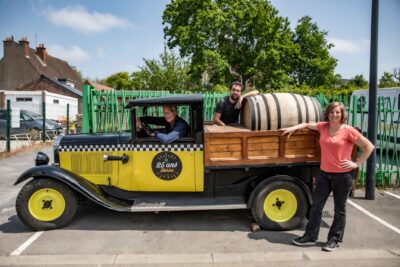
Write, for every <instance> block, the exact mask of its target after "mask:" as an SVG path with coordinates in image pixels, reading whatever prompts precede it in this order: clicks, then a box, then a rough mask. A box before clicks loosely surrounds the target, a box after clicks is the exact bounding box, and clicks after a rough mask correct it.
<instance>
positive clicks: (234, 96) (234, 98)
mask: <svg viewBox="0 0 400 267" xmlns="http://www.w3.org/2000/svg"><path fill="white" fill-rule="evenodd" d="M230 97H231V99H232V100H234V101H235V102H236V101H238V100H239V96H238V95H231V96H230Z"/></svg>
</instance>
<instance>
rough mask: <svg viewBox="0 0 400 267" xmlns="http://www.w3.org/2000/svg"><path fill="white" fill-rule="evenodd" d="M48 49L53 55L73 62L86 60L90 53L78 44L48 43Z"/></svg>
mask: <svg viewBox="0 0 400 267" xmlns="http://www.w3.org/2000/svg"><path fill="white" fill-rule="evenodd" d="M47 50H48V51H49V54H50V55H51V56H54V57H57V58H61V59H64V60H66V61H71V62H80V61H85V60H86V59H88V58H89V54H88V53H86V52H85V51H84V50H83V49H82V48H80V47H78V46H69V47H63V46H60V45H48V46H47Z"/></svg>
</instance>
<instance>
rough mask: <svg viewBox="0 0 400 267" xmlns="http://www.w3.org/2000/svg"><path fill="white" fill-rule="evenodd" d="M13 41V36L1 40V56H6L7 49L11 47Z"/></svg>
mask: <svg viewBox="0 0 400 267" xmlns="http://www.w3.org/2000/svg"><path fill="white" fill-rule="evenodd" d="M13 43H14V37H13V36H11V37H6V39H4V41H3V52H4V53H3V57H6V56H8V55H9V50H10V49H12V46H13Z"/></svg>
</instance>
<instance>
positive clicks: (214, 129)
mask: <svg viewBox="0 0 400 267" xmlns="http://www.w3.org/2000/svg"><path fill="white" fill-rule="evenodd" d="M204 128H205V129H206V132H209V133H237V132H250V130H249V129H246V128H244V127H242V126H240V125H238V126H228V125H225V126H220V125H216V124H213V125H205V126H204Z"/></svg>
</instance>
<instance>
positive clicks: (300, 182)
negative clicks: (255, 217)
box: [247, 175, 312, 209]
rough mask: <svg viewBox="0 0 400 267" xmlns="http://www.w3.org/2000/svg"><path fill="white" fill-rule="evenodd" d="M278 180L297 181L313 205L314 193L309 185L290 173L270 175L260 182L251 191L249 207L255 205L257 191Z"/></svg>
mask: <svg viewBox="0 0 400 267" xmlns="http://www.w3.org/2000/svg"><path fill="white" fill-rule="evenodd" d="M277 181H288V182H292V183H295V184H297V185H299V186H300V188H302V189H303V191H304V193H306V195H307V199H308V203H309V204H310V205H312V194H311V192H310V190H309V189H308V187H307V185H306V184H305V183H304V182H303V181H301V180H299V179H298V178H295V177H292V176H288V175H277V176H272V177H269V178H267V179H265V180H264V181H262V182H261V183H259V184H258V185H257V186H256V187H255V188H254V189H253V191H252V192H251V194H250V197H249V199H248V201H247V207H248V208H249V209H251V207H252V206H253V202H254V198H255V197H256V195H257V193H258V192H259V191H260V190H261V189H262V188H263V187H264V186H265V185H267V184H269V183H273V182H277Z"/></svg>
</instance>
